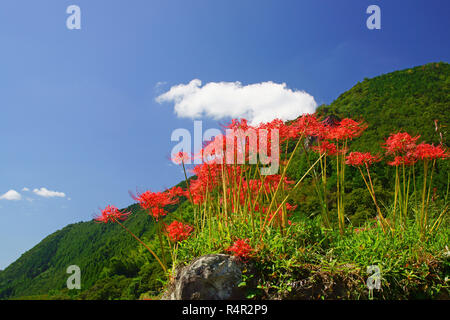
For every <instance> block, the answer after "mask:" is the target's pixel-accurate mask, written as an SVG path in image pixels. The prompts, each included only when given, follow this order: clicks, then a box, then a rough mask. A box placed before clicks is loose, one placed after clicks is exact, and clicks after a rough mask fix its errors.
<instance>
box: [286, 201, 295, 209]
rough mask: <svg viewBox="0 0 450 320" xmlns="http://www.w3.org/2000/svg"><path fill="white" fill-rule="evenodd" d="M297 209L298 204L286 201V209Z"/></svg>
mask: <svg viewBox="0 0 450 320" xmlns="http://www.w3.org/2000/svg"><path fill="white" fill-rule="evenodd" d="M295 209H297V205H295V206H293V205H291V204H290V203H286V210H287V211H293V210H295Z"/></svg>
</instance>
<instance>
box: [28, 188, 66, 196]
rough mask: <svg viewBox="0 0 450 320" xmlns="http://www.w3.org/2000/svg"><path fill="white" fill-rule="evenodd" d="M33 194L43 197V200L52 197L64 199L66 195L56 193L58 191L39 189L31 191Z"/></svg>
mask: <svg viewBox="0 0 450 320" xmlns="http://www.w3.org/2000/svg"><path fill="white" fill-rule="evenodd" d="M33 192H34V193H35V194H37V195H38V196H41V197H44V198H53V197H59V198H64V197H65V196H66V194H65V193H64V192H58V191H51V190H48V189H47V188H44V187H42V188H40V189H33Z"/></svg>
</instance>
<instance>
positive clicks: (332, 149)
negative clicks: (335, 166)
mask: <svg viewBox="0 0 450 320" xmlns="http://www.w3.org/2000/svg"><path fill="white" fill-rule="evenodd" d="M312 149H313V150H314V151H316V152H318V153H320V154H324V153H325V154H327V155H329V156H332V155H335V154H337V153H338V150H337V147H336V145H335V144H334V143H330V142H328V141H327V140H323V141H321V142H319V145H318V146H314V147H312Z"/></svg>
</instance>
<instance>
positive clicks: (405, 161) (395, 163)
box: [388, 156, 417, 167]
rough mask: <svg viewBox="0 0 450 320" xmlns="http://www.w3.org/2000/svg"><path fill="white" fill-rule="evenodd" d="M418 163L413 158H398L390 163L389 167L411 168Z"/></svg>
mask: <svg viewBox="0 0 450 320" xmlns="http://www.w3.org/2000/svg"><path fill="white" fill-rule="evenodd" d="M416 162H417V159H416V158H414V157H412V156H396V157H395V158H394V160H393V161H391V162H388V165H390V166H394V167H398V166H402V165H405V166H410V165H413V164H414V163H416Z"/></svg>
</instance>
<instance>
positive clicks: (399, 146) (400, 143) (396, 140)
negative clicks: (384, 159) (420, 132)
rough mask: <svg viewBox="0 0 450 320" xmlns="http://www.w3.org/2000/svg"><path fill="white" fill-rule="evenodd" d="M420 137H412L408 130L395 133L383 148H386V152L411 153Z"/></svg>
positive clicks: (395, 153)
mask: <svg viewBox="0 0 450 320" xmlns="http://www.w3.org/2000/svg"><path fill="white" fill-rule="evenodd" d="M419 138H420V136H417V137H411V135H410V134H409V133H407V132H398V133H394V134H391V135H390V136H389V137H388V138H387V140H386V142H385V143H384V145H383V148H385V149H386V154H394V155H397V154H399V153H403V154H409V153H411V152H412V151H413V150H414V149H415V148H416V141H417V139H419Z"/></svg>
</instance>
